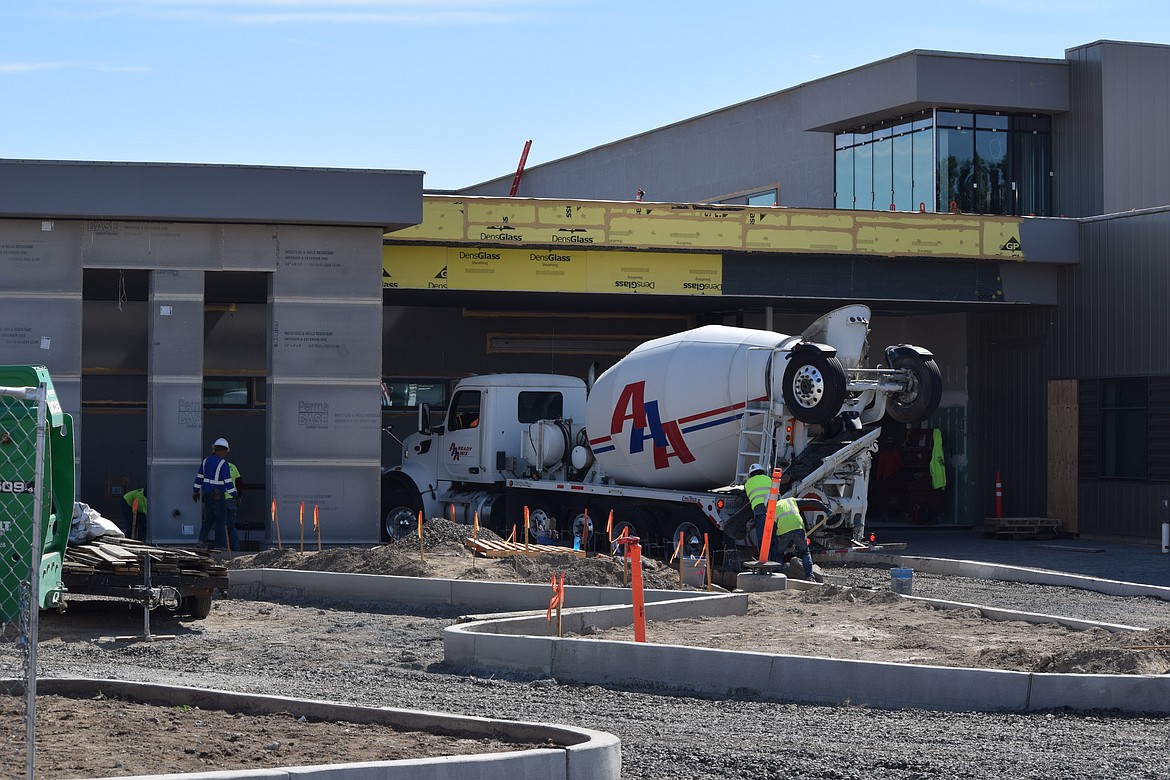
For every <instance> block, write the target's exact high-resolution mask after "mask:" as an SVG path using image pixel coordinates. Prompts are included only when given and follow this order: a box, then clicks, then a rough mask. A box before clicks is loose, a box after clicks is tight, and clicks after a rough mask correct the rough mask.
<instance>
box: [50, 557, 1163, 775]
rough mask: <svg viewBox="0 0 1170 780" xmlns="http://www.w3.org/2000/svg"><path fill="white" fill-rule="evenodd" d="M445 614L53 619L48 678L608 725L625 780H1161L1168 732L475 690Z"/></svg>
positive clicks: (555, 690) (983, 589)
mask: <svg viewBox="0 0 1170 780" xmlns="http://www.w3.org/2000/svg"><path fill="white" fill-rule="evenodd" d="M828 571H829V573H830V575H833V576H839V577H845V578H849V579H850V581H851V582H852V583H853V584H869V585H873V586H875V587H881V588H886V587H888V583H889V574H888V570H885V569H862V568H850V569H830V570H828ZM914 592H915V595H922V596H929V597H935V598H946V599H949V600H955V601H964V602H981V603H985V604H989V605H994V606H1004V607H1010V608H1013V609H1021V610H1025V611H1030V612H1044V613H1049V614H1062V615H1067V616H1072V617H1079V618H1084V619H1089V620H1101V621H1106V622H1113V623H1128V624H1131V625H1138V626H1142V625H1146V626H1156V625H1170V603H1166V602H1158V601H1155V600H1152V599H1124V598H1118V597H1110V596H1104V595H1101V594H1095V593H1090V592H1087V591H1076V590H1068V589H1063V588H1051V587H1046V586H1036V585H1023V584H1014V583H1001V582H997V583H994V584H989V583H984V582H981V581H977V580H966V579H963V578H946V577H939V576H935V575H926V574H919V573H918V572H916V573H915V577H914ZM81 607H82V605H81V604H78V605H75V606H74V607H71V608H70V610H71V612H70V613H67V614H66V615H65V616H61V617H62V619H68V618H69V617H70V615H71V614H72V615H74V616H75V619H76V611H77V610H79V609H81ZM140 615H141V612H140V611H134V612H133V613H128V616H127V617H126V625H127V628H123V629H119V630H120V631H122V632H124V633H129V632H133V631H134V630H135V628H134V627H135V625H136V623H137V625H138V626H141V618H140ZM274 616H275V617H278V618H279V620H273V619H272V618H273V617H274ZM455 617H456V616H455V615H453V614H441V613H431V614H405V615H404V614H389V613H380V612H371V611H356V610H353V609H349V608H336V607H330V606H323V605H317V606H314V605H301V606H293V605H284V604H273V603H266V602H250V601H243V600H239V599H231V598H229V599H225V600H222V601H217V602H216V604H215V607H214V609H213V612H212V617H211V618H209V621H208V623H211V622H212V621H214V623H215V625H216V626H218V628H217V629H216V630H215V631H211V630H210V629H209V628H203V627H201V626H200V624H199V623H198V622H183V623H180V622H179V621H177V620H173V619H171V620H169V621H161V620H160V621H158V622H156V624H155V629H156V631H158V632H159V633H164V632H168V631H169V632H173V633H174V634H175V638H174V639H173V640H169V641H159V642H153V643H149V644H147V643H100V642H62V641H54V640H53V639H52V638H51V632H52V625H53V621H52V619H50V616H46V619H43V620H42V632H45V633H43V634H42V636H43V637H48V638H47V639H43V640H42V642H41V645H40V649H39V657H40V668H41V671H42V674H43V675H46V676H72V675H84V676H92V677H113V678H123V679H132V680H149V681H153V682H162V683H172V684H180V685H194V686H200V687H208V688H222V689H228V690H236V691H243V692H256V693H267V694H277V695H287V696H294V697H299V698H317V699H329V700H333V701H340V702H351V703H357V704H368V705H384V706H394V707H408V708H416V709H428V710H439V711H444V712H453V713H462V714H468V715H482V716H490V717H506V718H519V719H523V720H536V721H548V722H554V723H564V724H573V725H579V726H584V727H588V728H596V729H602V730H605V731H609V732H611V733H614V734H616V735H617V736H618V737H620V738H621V740H622V770H623V772H622V773H623V777H625V778H720V780H731V779H734V778H744V779H745V780H746V779H747V778H752V779H753V780H755V779H756V778H761V777H779V776H788V775H791V776H796V777H810V778H834V779H835V780H848V779H851V778H857V779H858V780H861V779H862V778H865V779H866V780H869V779H870V778H874V777H882V778H914V779H921V780H925V779H926V778H931V779H932V780H933V779H934V778H1003V777H1013V778H1052V777H1061V778H1069V779H1071V780H1081V779H1082V778H1109V779H1110V780H1116V778H1167V777H1170V763H1168V756H1170V720H1168V719H1165V718H1141V717H1123V716H1119V715H1117V714H1116V713H1109V712H1092V713H1069V712H1049V713H1040V714H973V713H937V712H925V711H918V710H897V711H885V710H873V709H863V708H855V707H814V706H805V705H785V704H775V703H767V702H759V701H751V700H736V701H724V700H709V699H703V698H695V697H688V696H673V695H662V694H660V693H654V692H645V691H642V692H639V691H611V690H607V689H603V688H599V687H596V686H572V685H561V684H558V683H556V682H555V681H549V680H535V681H531V680H517V679H502V678H491V679H482V678H477V677H468V676H464V675H461V674H459V670H456V669H450V668H447V667H445V666H444V665H443V664H442V641H441V638H440V631H441V629H442V627H443V626H445V625H448V624H449V623H450V622H452V621H453V620H454V618H455ZM99 619H101V620H109V617H108V616H99ZM265 626H272V628H273V630H266V629H265ZM290 627H291V628H290ZM107 630H114V629H112V628H111V629H107Z"/></svg>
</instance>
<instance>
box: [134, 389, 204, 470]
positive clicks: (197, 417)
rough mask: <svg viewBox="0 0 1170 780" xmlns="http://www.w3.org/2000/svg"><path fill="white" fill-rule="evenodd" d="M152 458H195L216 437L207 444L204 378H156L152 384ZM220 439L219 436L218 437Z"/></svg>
mask: <svg viewBox="0 0 1170 780" xmlns="http://www.w3.org/2000/svg"><path fill="white" fill-rule="evenodd" d="M148 387H149V393H150V403H149V404H148V405H147V409H148V411H149V414H150V423H151V427H150V440H151V448H150V452H151V456H152V457H153V458H163V459H171V458H192V457H193V458H194V461H198V460H200V459H202V458H203V457H204V456H203V455H201V454H199V453H201V452H203V449H204V448H205V447H206V448H207V451H208V452H210V451H211V449H210V447H211V442H212V441H214V439H215V437H212V438H211V439H209V440H208V441H207V442H205V443H203V442H202V438H203V379H202V378H201V377H190V376H188V377H182V376H170V377H160V376H154V377H152V378H151V379H150V382H149V386H148ZM217 436H218V434H217Z"/></svg>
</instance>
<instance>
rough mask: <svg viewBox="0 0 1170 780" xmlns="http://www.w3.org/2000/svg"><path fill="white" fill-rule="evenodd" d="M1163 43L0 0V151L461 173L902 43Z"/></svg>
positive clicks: (773, 0) (616, 12) (924, 20)
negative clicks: (525, 148) (1, 2)
mask: <svg viewBox="0 0 1170 780" xmlns="http://www.w3.org/2000/svg"><path fill="white" fill-rule="evenodd" d="M1101 39H1111V40H1127V41H1144V42H1149V43H1170V3H1166V2H1164V0H1156V1H1154V0H1151V1H1148V2H1147V1H1142V2H1136V1H1135V2H1130V1H1128V0H1110V2H1104V1H1103V0H965V2H961V3H924V2H915V3H904V2H897V0H895V2H887V3H874V2H872V1H871V2H854V0H839V1H838V2H835V3H824V2H812V1H811V0H801V1H800V2H789V1H788V0H738V1H737V0H728V1H727V2H723V3H717V2H710V0H706V1H704V2H690V1H689V0H675V1H674V2H653V1H652V0H621V1H620V2H611V1H610V0H430V1H429V2H425V1H423V0H253V1H252V2H245V1H244V0H8V2H5V3H4V6H3V10H0V99H2V102H0V105H2V106H3V107H4V109H3V112H2V113H0V158H6V159H46V160H109V161H148V162H185V163H227V164H245V165H287V166H321V167H340V168H390V169H404V170H422V171H425V172H426V177H425V178H424V182H423V183H424V186H425V187H427V188H436V189H443V188H455V187H461V186H466V185H470V184H475V183H478V182H481V181H484V180H487V179H491V178H494V177H496V176H501V175H510V174H511V173H512V172H514V171H515V168H516V163H517V161H518V160H519V157H520V152H521V150H522V148H523V146H524V142H525V141H526V140H529V139H531V140H532V151H531V153H530V154H529V157H528V164H529V165H535V164H538V163H541V162H546V161H548V160H553V159H557V158H559V157H564V156H566V155H569V154H572V153H574V152H578V151H582V150H584V149H588V148H591V147H594V146H599V145H602V144H605V143H608V142H610V141H615V140H618V139H620V138H625V137H627V136H630V135H634V134H637V133H640V132H643V131H646V130H651V129H653V128H655V127H661V126H663V125H666V124H669V123H671V122H675V121H678V120H681V119H685V118H687V117H690V116H695V115H697V114H701V113H705V112H707V111H712V110H714V109H717V108H721V107H723V106H728V105H732V104H734V103H738V102H741V101H744V100H748V99H751V98H754V97H759V96H761V95H766V94H769V93H772V92H776V91H779V90H782V89H786V88H788V87H792V86H796V85H798V84H801V83H803V82H807V81H812V80H814V79H818V78H821V77H823V76H827V75H830V74H833V73H837V72H840V71H842V70H847V69H849V68H852V67H856V66H858V65H863V64H865V63H867V62H873V61H875V60H879V59H883V58H885V57H890V56H893V55H895V54H900V53H902V52H905V51H909V50H911V49H935V50H944V51H960V52H977V53H985V54H1005V55H1015V56H1029V57H1048V58H1062V57H1063V56H1064V51H1065V49H1067V48H1070V47H1073V46H1077V45H1079V44H1083V43H1090V42H1092V41H1096V40H1101Z"/></svg>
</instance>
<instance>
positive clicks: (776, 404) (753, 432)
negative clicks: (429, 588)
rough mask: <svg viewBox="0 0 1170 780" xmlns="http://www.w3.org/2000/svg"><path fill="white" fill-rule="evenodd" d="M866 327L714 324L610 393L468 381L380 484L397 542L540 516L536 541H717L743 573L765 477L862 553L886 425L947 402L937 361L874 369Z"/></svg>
mask: <svg viewBox="0 0 1170 780" xmlns="http://www.w3.org/2000/svg"><path fill="white" fill-rule="evenodd" d="M869 322H870V311H869V309H868V308H867V307H866V306H863V305H850V306H846V307H843V308H840V309H837V310H835V311H832V312H830V313H828V314H826V315H824V316H823V317H821V318H820V319H818V320H816V321H815V322H814V323H813V324H812V325H810V326H809V327H808V328H807V329H806V330H805V331H804V332H803V333H801V334H800V335H797V336H789V335H784V334H781V333H775V332H772V331H763V330H751V329H746V328H734V327H726V326H721V325H708V326H704V327H700V328H696V329H693V330H688V331H684V332H681V333H677V334H674V335H670V336H665V337H663V338H658V339H654V340H651V341H648V342H646V343H644V344H642V345H640V346H638V347H637V348H635V349H634V350H633V351H631V352H630V353H629V354H628V355H626V356H625V357H624V358H622V359H621V360H619V361H618V362H617V363H616V364H614V365H613V366H612V367H611V368H610V369H608V370H607V371H605V372H604V373H602V374H601V375H600V376H598V377H596V379H593V378H592V377H590V378H588V379H580V378H577V377H570V376H559V375H548V374H492V375H485V376H473V377H468V378H466V379H463V380H460V381H459V382H458V384H457V385H456V387H455V389H454V392H453V394H452V397H451V402H450V405H449V406H448V408H447V409H446V411H445V412H444V413H443V416H442V420H441V421H436V423H435V424H432V420H431V410H430V409H429V408H427V406H426V405H425V404H424V405H422V406H421V407H420V409H419V425H418V432H417V433H414V434H412V435H410V436H408V437H406V438H405V439H404V440H403V442H402V444H403V453H402V463H401V465H399V466H395V467H394V468H391V469H389V470H387V471H386V472H385V473H384V474H383V482H382V505H383V512H382V517H383V519H382V538H383V540H389V539H392V538H395V537H396V536H398V535H399V534H401V533H402V532H403V531H406V532H409V531H410V530H411V529H412V528H413V527H414V523H415V522H416V521H417V517H418V513H419V512H420V511H421V512H423V514H424V515H425V516H426V517H446V518H448V519H451V520H453V521H455V522H458V523H466V524H471V523H472V522H473V521H474V520H476V519H478V522H479V524H480V526H481V527H487V528H492V529H493V530H495V531H497V532H499V533H500V534H501V535H504V536H507V535H508V532H509V530H510V529H512V528H513V527H515V526H516V525H517V524H519V528H521V529H523V528H524V527H525V526H524V525H523V523H524V518H525V517H527V522H528V537H527V538H529V539H530V540H532V541H533V542H536V541H540V542H542V543H549V542H552V541H553V540H556V541H555V543H561V544H566V545H567V544H573V543H576V544H582V543H583V544H584V545H585V547H586V549H608V547H609V543H610V541H609V539H608V538H607V536H608V535H612V536H617V535H620V534H621V533H622V532H623V531H624V530H626V529H628V532H629V533H630V534H631V535H636V536H638V537H640V538H641V539H642V543H643V546H644V547H646V548H647V549H648V551H649V552H650V554H655V553H656V552H657V553H660V554H664V555H669V554H670V551H672V550H673V549H674V548H675V545H676V544H677V540H679V539H680V538H681V539H683V540H684V544H685V545H687V546H688V547H689V548H693V547H695V546H697V545H700V544H701V543H702V540H703V539H704V535H706V538H707V539H708V541H709V543H710V546H711V550H712V552H713V553H715V563H716V565H719V566H721V567H724V568H728V567H736V566H737V565H738V562H739V561H740V560H742V559H746V558H750V557H751V552H750V551H748V550H747V548H746V542H745V533H746V526H747V523H748V521H749V520H750V518H751V509H750V506H748V503H747V500H746V497H745V495H744V491H743V483H744V481H745V480H746V478H747V472H748V469H749V467H750V465H751V464H753V463H761V464H764V465H765V466H766V467H767V468H769V469H771V468H781V469H783V470H784V471H785V472H787V473H788V474H789V475H790V476H791V477H792V482H791V484H790V485H789V487H788V492H787V493H786V494H787V495H797V496H799V497H801V498H809V499H818V500H819V501H820V503H821V504H822V505H823V507H824V511H821V512H819V514H817V515H815V516H809V517H807V518H806V519H807V520H808V521H809V523H810V526H817V530H816V532H815V534H814V542H819V543H820V544H821V545H822V546H824V547H826V548H832V549H842V547H843V546H844V547H847V546H850V545H857V544H861V543H862V540H863V539H864V534H865V515H866V506H867V491H868V484H869V472H870V463H871V458H872V454H873V453H874V452H875V451H876V449H877V444H876V442H877V438H878V434H879V432H880V427H879V423H880V421H881V420H882V418H883V417H884V416H885V415H890V416H891V417H892V418H894V419H896V420H898V421H899V422H903V423H915V422H919V421H922V420H925V419H926V418H928V417H929V416H930V415H931V414H932V413H933V412H934V410H935V409H936V408H937V406H938V403H939V400H940V397H941V394H942V382H941V377H940V375H939V370H938V366H937V365H936V364H935V362H934V359H933V356H932V355H931V353H930V352H929V351H927V350H926V349H924V348H922V347H918V346H913V345H910V344H897V345H893V346H890V347H887V348H886V349H885V352H884V354H883V355H882V362H881V363H880V364H878V365H876V366H874V367H872V368H870V367H868V358H869V356H868V338H867V337H868V333H869ZM611 512H612V518H613V522H612V525H611V526H610V527H609V528H608V529H607V526H609V525H610V516H611ZM745 555H746V558H745V557H744V556H745Z"/></svg>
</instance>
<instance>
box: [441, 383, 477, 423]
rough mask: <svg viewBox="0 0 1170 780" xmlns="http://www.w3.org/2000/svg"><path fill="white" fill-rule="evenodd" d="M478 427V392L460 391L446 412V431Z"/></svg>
mask: <svg viewBox="0 0 1170 780" xmlns="http://www.w3.org/2000/svg"><path fill="white" fill-rule="evenodd" d="M477 427H479V391H478V390H460V391H459V392H458V393H456V394H455V398H454V399H453V400H452V401H451V408H450V409H448V410H447V431H448V433H449V432H451V431H461V430H464V429H466V428H477Z"/></svg>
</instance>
